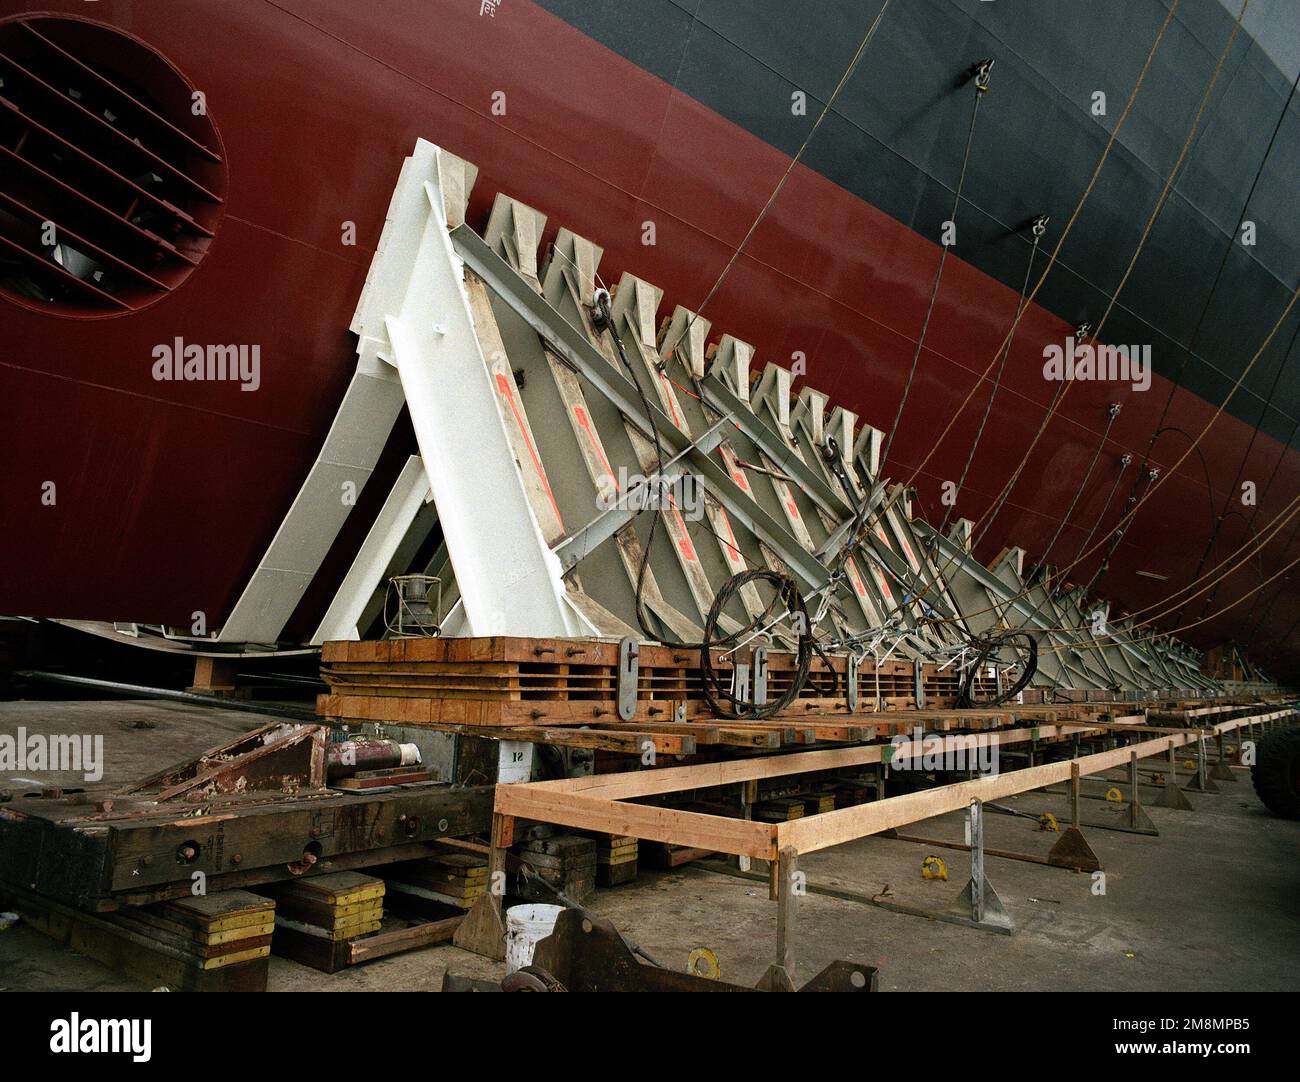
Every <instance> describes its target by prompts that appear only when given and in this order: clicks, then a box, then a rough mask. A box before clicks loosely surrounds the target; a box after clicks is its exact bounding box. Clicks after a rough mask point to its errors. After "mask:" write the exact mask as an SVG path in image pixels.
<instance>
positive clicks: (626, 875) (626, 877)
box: [596, 860, 637, 887]
mask: <svg viewBox="0 0 1300 1082" xmlns="http://www.w3.org/2000/svg"><path fill="white" fill-rule="evenodd" d="M636 874H637V862H636V861H635V860H633V861H625V862H623V863H622V864H598V865H597V866H596V885H597V886H599V887H617V886H619V885H621V884H623V883H631V882H632V881H633V880H634V879H636Z"/></svg>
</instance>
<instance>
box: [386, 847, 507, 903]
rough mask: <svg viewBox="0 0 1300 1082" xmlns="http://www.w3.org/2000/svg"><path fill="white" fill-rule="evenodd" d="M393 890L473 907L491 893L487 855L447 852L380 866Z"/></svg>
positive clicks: (430, 899) (390, 889)
mask: <svg viewBox="0 0 1300 1082" xmlns="http://www.w3.org/2000/svg"><path fill="white" fill-rule="evenodd" d="M379 874H380V875H382V876H383V877H384V882H385V883H387V884H388V889H389V891H390V892H393V893H397V894H407V895H412V896H414V897H418V898H425V899H427V900H429V901H435V902H442V903H443V904H444V905H449V906H454V907H455V908H457V909H469V908H470V907H471V906H472V905H473V904H474V903H475V902H476V901H477V900H478V899H479V898H481V897H482V896H483V895H484V894H486V893H487V888H488V869H487V858H486V857H483V856H478V855H476V854H473V853H445V854H439V855H438V856H433V857H428V858H427V859H425V860H409V861H402V862H400V863H398V864H392V865H389V866H388V867H386V868H383V869H380V871H379Z"/></svg>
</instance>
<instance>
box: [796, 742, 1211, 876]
mask: <svg viewBox="0 0 1300 1082" xmlns="http://www.w3.org/2000/svg"><path fill="white" fill-rule="evenodd" d="M1195 739H1196V736H1195V735H1186V736H1184V735H1178V734H1173V735H1170V736H1164V737H1159V738H1157V739H1155V740H1147V741H1144V742H1142V743H1140V744H1130V745H1128V746H1127V747H1122V748H1116V749H1115V750H1113V751H1103V752H1098V753H1097V754H1095V755H1085V756H1082V757H1081V758H1079V759H1074V760H1064V761H1062V762H1059V763H1044V764H1042V765H1040V766H1031V767H1028V768H1026V769H1024V770H1012V771H1009V772H1007V773H1005V774H997V775H992V776H989V777H985V778H977V779H975V780H973V781H966V782H959V783H957V784H956V785H944V786H941V787H939V788H937V789H928V790H926V791H924V792H920V793H908V794H907V795H905V796H896V797H887V798H886V799H884V800H878V801H875V802H873V803H870V804H859V805H857V806H856V807H852V808H843V809H841V810H839V811H833V812H827V813H825V814H824V815H815V816H810V817H807V818H804V819H798V820H795V821H793V822H789V823H780V824H778V826H777V832H778V839H779V844H780V846H782V847H784V846H787V845H790V846H793V847H794V848H795V849H797V850H798V851H799V852H800V853H811V852H815V851H816V850H818V849H828V848H830V847H831V846H833V845H840V844H842V843H843V842H847V841H853V840H854V839H857V838H863V837H866V836H867V835H870V834H878V833H880V832H881V831H882V830H890V829H892V828H894V827H900V826H905V825H906V824H908V823H917V822H920V821H921V820H923V819H929V818H931V817H932V816H935V815H943V814H944V813H945V812H950V811H957V810H958V809H960V808H964V807H966V806H967V805H969V804H970V802H971V801H972V800H977V799H978V800H984V801H989V800H998V799H1000V798H1002V797H1005V796H1012V795H1014V794H1016V793H1024V792H1028V791H1030V790H1032V789H1041V788H1042V787H1043V786H1045V785H1052V784H1054V783H1056V782H1064V781H1068V780H1069V778H1070V773H1071V767H1072V766H1074V765H1076V764H1077V766H1078V768H1079V769H1080V770H1081V771H1082V772H1083V773H1085V774H1093V773H1097V772H1099V771H1102V770H1110V769H1113V768H1114V767H1116V766H1120V765H1122V764H1124V763H1127V762H1128V761H1129V757H1130V756H1131V755H1137V757H1138V758H1146V757H1147V756H1150V755H1158V754H1160V753H1161V752H1164V751H1167V750H1168V749H1169V748H1171V747H1173V748H1177V747H1182V746H1183V745H1185V744H1189V743H1192V742H1194V741H1195Z"/></svg>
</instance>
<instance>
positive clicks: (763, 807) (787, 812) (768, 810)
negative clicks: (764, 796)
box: [754, 797, 804, 823]
mask: <svg viewBox="0 0 1300 1082" xmlns="http://www.w3.org/2000/svg"><path fill="white" fill-rule="evenodd" d="M803 815H804V802H803V801H802V800H799V799H797V798H795V797H782V798H780V799H777V800H765V801H763V802H762V803H759V804H755V805H754V818H755V819H759V820H761V821H763V822H765V823H785V822H788V821H789V820H791V819H802V818H803Z"/></svg>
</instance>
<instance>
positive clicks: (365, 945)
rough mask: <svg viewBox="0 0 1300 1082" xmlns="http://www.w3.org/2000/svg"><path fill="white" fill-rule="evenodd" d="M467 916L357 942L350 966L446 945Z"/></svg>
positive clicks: (351, 949)
mask: <svg viewBox="0 0 1300 1082" xmlns="http://www.w3.org/2000/svg"><path fill="white" fill-rule="evenodd" d="M464 919H465V918H464V916H463V915H462V916H458V917H448V918H446V919H445V920H431V921H426V922H425V923H422V924H413V925H411V926H410V927H409V928H394V929H393V930H392V931H390V932H378V933H376V934H375V935H369V936H366V937H365V938H364V939H356V940H353V941H352V942H350V943H349V944H348V964H349V965H356V964H357V963H358V962H370V961H373V960H374V959H376V958H387V957H388V956H389V955H390V954H398V953H399V952H401V951H409V950H418V949H420V948H422V947H432V946H433V945H434V944H436V943H446V942H447V941H448V940H450V939H451V937H452V936H453V935H454V934H455V933H456V929H457V928H459V927H460V925H461V921H463V920H464Z"/></svg>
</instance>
